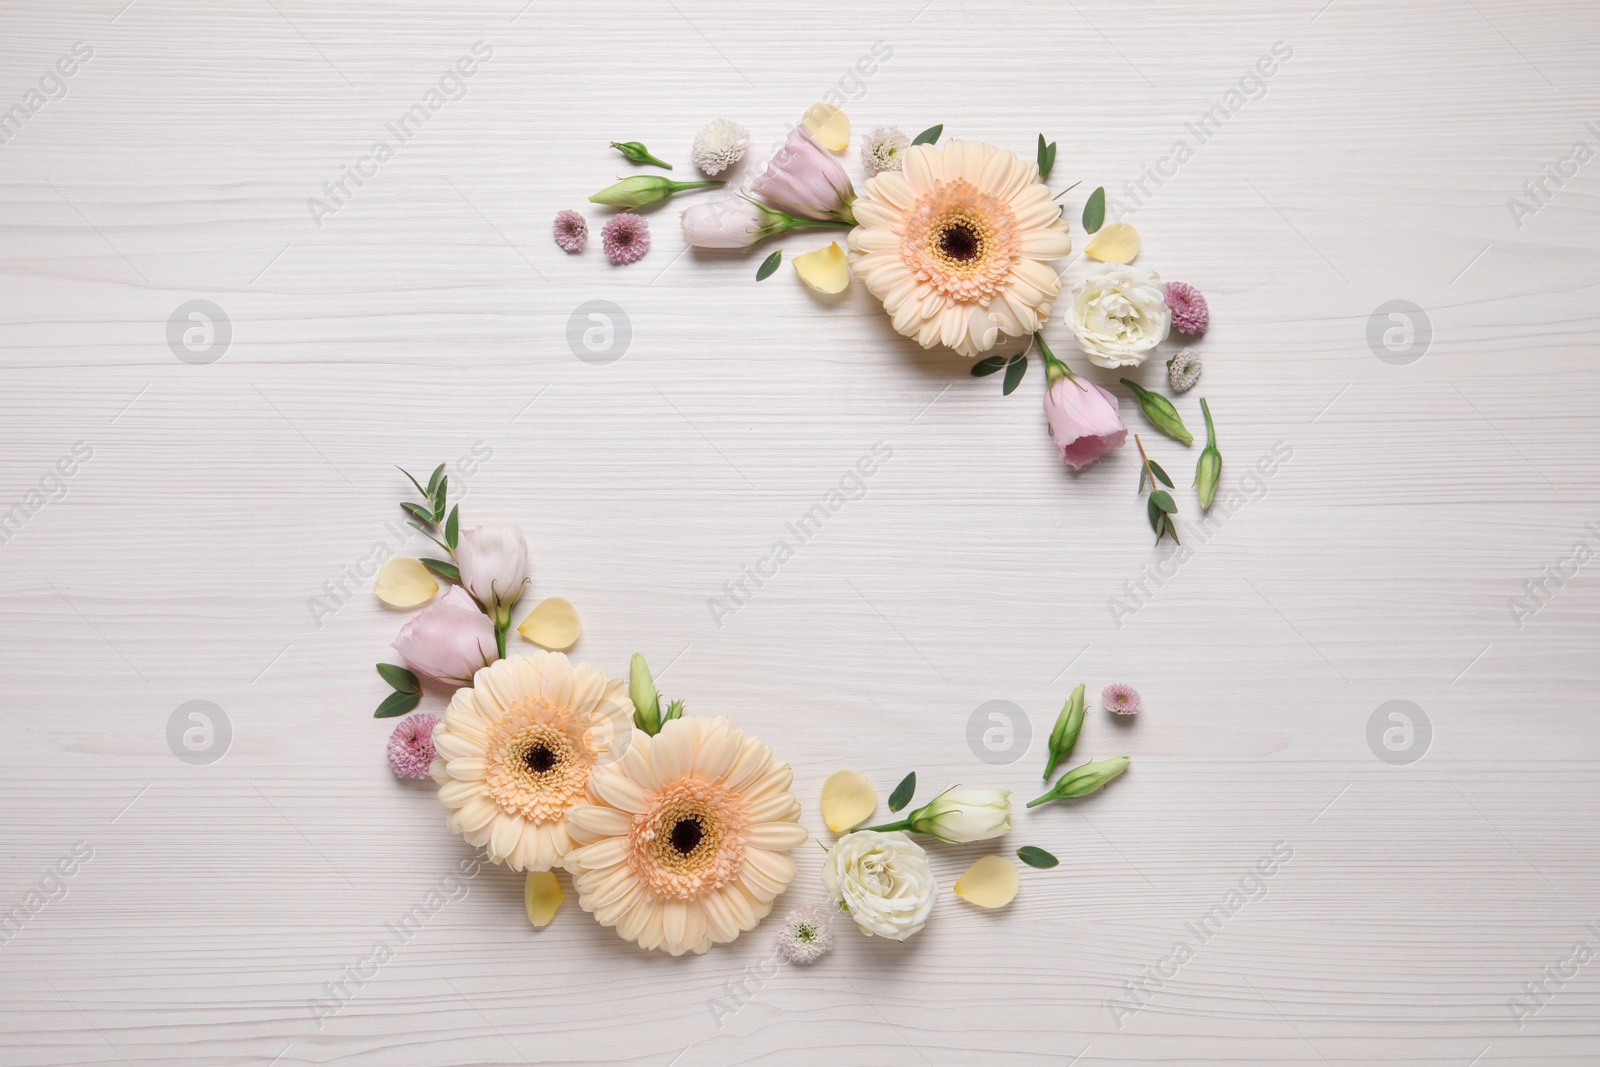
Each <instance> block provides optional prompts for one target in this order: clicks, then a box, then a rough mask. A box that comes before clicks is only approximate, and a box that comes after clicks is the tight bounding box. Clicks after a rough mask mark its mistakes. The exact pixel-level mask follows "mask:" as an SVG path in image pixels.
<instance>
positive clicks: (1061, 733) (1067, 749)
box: [1043, 685, 1086, 778]
mask: <svg viewBox="0 0 1600 1067" xmlns="http://www.w3.org/2000/svg"><path fill="white" fill-rule="evenodd" d="M1085 688H1086V687H1085V686H1082V685H1080V686H1078V688H1076V689H1074V690H1073V691H1072V695H1071V696H1070V697H1068V698H1067V702H1066V703H1065V704H1064V705H1062V707H1061V714H1060V715H1059V716H1057V717H1056V726H1055V729H1053V730H1051V731H1050V755H1049V757H1048V759H1047V761H1046V762H1045V765H1044V775H1043V777H1045V778H1048V777H1050V776H1051V775H1052V774H1054V773H1055V769H1056V764H1058V763H1060V762H1061V761H1062V760H1064V759H1066V758H1067V757H1068V756H1070V755H1071V754H1072V746H1073V745H1075V744H1077V743H1078V731H1079V730H1082V729H1083V691H1084V689H1085Z"/></svg>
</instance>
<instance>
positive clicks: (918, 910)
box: [822, 830, 935, 941]
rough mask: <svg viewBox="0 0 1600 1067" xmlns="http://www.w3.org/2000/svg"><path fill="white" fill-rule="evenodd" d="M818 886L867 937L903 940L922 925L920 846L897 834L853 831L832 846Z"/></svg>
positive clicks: (929, 876) (927, 874) (925, 889)
mask: <svg viewBox="0 0 1600 1067" xmlns="http://www.w3.org/2000/svg"><path fill="white" fill-rule="evenodd" d="M822 884H823V886H824V887H825V888H826V889H827V890H828V892H829V893H830V894H831V895H832V896H833V898H834V899H835V900H837V901H838V902H839V903H840V904H842V905H843V906H844V908H845V910H846V911H848V912H849V913H850V917H851V918H852V919H854V920H855V921H856V925H857V926H859V927H861V932H862V933H864V934H866V935H867V936H869V937H871V936H873V935H876V936H878V937H886V938H888V939H889V940H890V941H904V940H905V939H906V938H908V937H910V936H911V935H912V934H914V933H916V932H917V931H918V930H920V929H922V928H923V926H925V925H927V922H928V913H929V912H931V911H932V910H933V893H934V888H935V887H934V884H933V871H932V870H930V869H929V867H928V854H927V853H926V852H924V851H922V846H920V845H918V844H917V843H916V842H914V841H912V840H911V838H909V837H907V836H906V835H905V834H902V833H888V834H886V833H880V832H879V831H877V830H857V831H856V832H855V833H853V834H846V835H845V836H844V837H841V838H840V839H839V842H838V843H837V844H836V845H834V846H833V851H831V852H829V853H828V858H827V860H826V861H825V862H824V863H823V865H822Z"/></svg>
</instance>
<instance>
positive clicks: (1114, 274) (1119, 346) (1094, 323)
mask: <svg viewBox="0 0 1600 1067" xmlns="http://www.w3.org/2000/svg"><path fill="white" fill-rule="evenodd" d="M1067 325H1069V326H1071V327H1072V332H1073V334H1074V335H1075V336H1076V337H1077V339H1078V347H1079V348H1081V349H1083V351H1084V353H1085V354H1086V355H1087V356H1088V357H1089V362H1090V363H1093V364H1094V365H1095V366H1098V367H1106V368H1116V367H1137V366H1138V365H1139V364H1141V363H1143V362H1144V361H1145V358H1146V357H1148V356H1149V355H1150V353H1151V351H1153V350H1154V349H1155V347H1156V345H1158V344H1160V343H1161V342H1162V341H1164V340H1166V338H1167V331H1168V330H1170V329H1171V328H1172V310H1171V309H1170V308H1168V307H1167V296H1166V288H1165V287H1164V286H1163V285H1162V283H1161V277H1160V275H1158V274H1156V272H1155V271H1153V270H1145V269H1144V268H1142V267H1130V266H1127V265H1126V264H1122V263H1107V264H1106V265H1105V266H1103V267H1101V268H1100V269H1099V270H1097V271H1095V272H1094V273H1093V274H1091V275H1089V276H1088V277H1087V278H1085V279H1084V280H1083V281H1082V283H1080V284H1079V286H1078V290H1077V293H1076V294H1075V295H1074V297H1073V300H1072V308H1071V309H1070V310H1069V311H1068V312H1067Z"/></svg>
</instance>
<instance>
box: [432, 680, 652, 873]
mask: <svg viewBox="0 0 1600 1067" xmlns="http://www.w3.org/2000/svg"><path fill="white" fill-rule="evenodd" d="M632 718H633V703H632V702H631V701H630V700H629V699H628V687H627V683H626V682H623V681H621V680H617V681H612V680H610V679H608V678H606V676H605V675H603V674H601V673H600V672H599V671H597V670H595V669H594V668H593V667H590V666H588V665H587V664H582V663H577V664H575V663H572V662H571V661H570V660H568V659H567V657H566V656H564V655H562V654H561V653H560V652H538V653H535V654H534V655H532V656H512V657H510V658H509V659H503V660H500V661H499V662H498V663H492V664H490V665H489V666H487V667H485V668H483V669H482V670H480V671H479V672H478V673H477V674H476V675H475V676H474V677H473V680H472V686H471V688H467V689H459V690H457V691H456V694H455V696H454V697H453V698H452V699H451V701H450V710H449V711H447V712H446V713H445V717H444V721H443V722H441V723H440V724H439V725H438V726H436V727H435V728H434V731H433V747H434V749H435V751H436V752H437V753H438V758H437V759H435V760H434V761H433V766H432V768H431V769H430V770H431V773H432V775H433V780H434V781H436V782H438V783H439V800H440V801H442V802H443V803H444V806H445V807H447V808H449V809H450V819H449V823H448V825H449V827H450V829H451V830H454V831H455V832H456V833H458V834H461V835H462V836H464V837H465V838H466V839H467V841H468V842H470V843H471V844H474V845H477V846H479V847H480V848H484V849H487V850H488V853H489V858H490V859H492V860H493V861H494V862H496V863H504V864H506V865H508V866H509V867H511V869H512V870H516V871H521V870H529V871H545V870H549V869H550V868H551V867H556V866H559V865H560V864H561V862H562V860H563V859H565V857H566V854H567V852H568V851H569V850H570V849H571V848H572V847H573V841H572V838H571V836H570V835H569V834H568V832H567V831H568V827H567V816H568V813H569V812H570V811H571V809H572V808H573V807H574V806H575V805H578V804H583V803H587V802H588V800H589V776H590V773H591V772H592V771H593V770H594V767H595V765H596V764H597V763H600V762H602V761H604V760H613V759H616V758H617V757H619V756H620V755H621V754H622V753H623V752H624V751H625V750H626V749H627V747H628V743H629V741H630V740H631V739H632V731H633V725H632Z"/></svg>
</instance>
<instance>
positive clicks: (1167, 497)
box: [1150, 489, 1178, 515]
mask: <svg viewBox="0 0 1600 1067" xmlns="http://www.w3.org/2000/svg"><path fill="white" fill-rule="evenodd" d="M1150 503H1152V504H1154V505H1155V506H1156V507H1158V508H1160V509H1161V510H1162V511H1164V512H1166V513H1167V514H1169V515H1170V514H1172V513H1173V512H1174V511H1177V510H1178V505H1177V504H1175V503H1174V502H1173V500H1172V494H1170V493H1168V492H1167V491H1166V490H1165V489H1157V490H1156V491H1155V492H1153V493H1151V494H1150Z"/></svg>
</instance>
